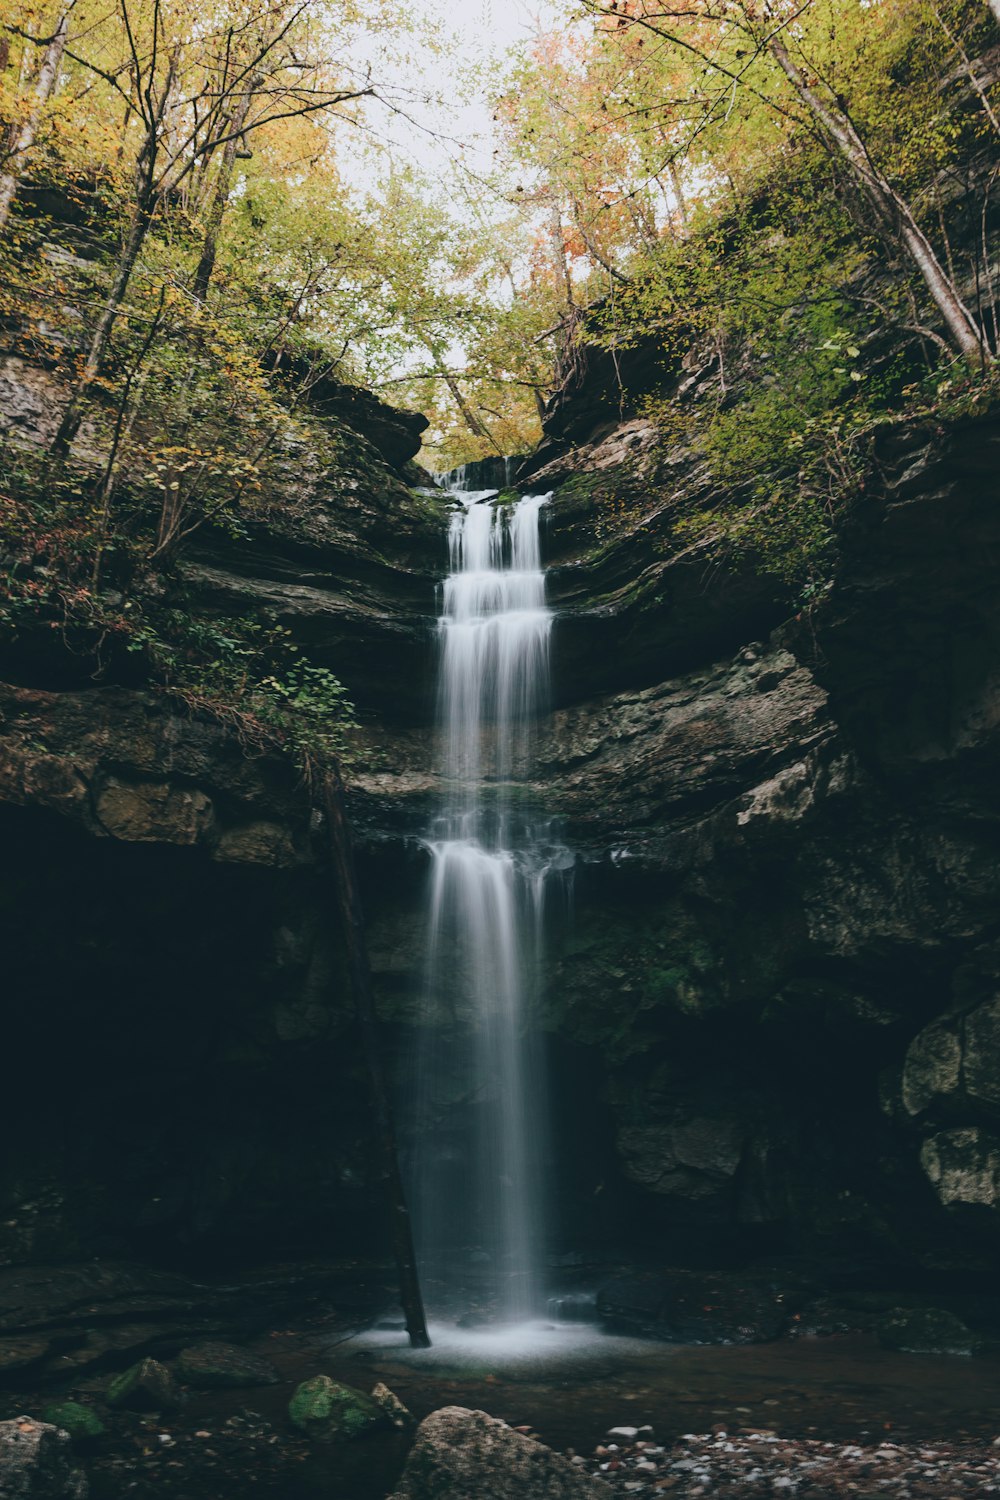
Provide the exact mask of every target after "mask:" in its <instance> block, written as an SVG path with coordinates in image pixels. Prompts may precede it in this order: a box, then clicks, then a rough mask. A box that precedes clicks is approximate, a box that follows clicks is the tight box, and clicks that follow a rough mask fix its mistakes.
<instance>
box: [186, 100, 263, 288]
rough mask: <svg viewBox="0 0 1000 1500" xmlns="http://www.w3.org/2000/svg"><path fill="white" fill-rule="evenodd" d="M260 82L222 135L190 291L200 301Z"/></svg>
mask: <svg viewBox="0 0 1000 1500" xmlns="http://www.w3.org/2000/svg"><path fill="white" fill-rule="evenodd" d="M259 85H260V80H259V79H254V80H253V82H252V83H251V84H250V87H249V88H248V89H247V91H246V93H245V94H244V95H243V96H242V98H240V99H239V101H238V102H237V105H236V108H235V110H234V111H233V114H232V117H231V119H230V120H229V122H228V125H227V126H226V128H225V129H224V130H223V134H224V135H226V134H228V135H229V137H230V139H229V140H228V141H227V142H226V144H225V146H224V147H223V148H222V162H221V163H220V166H219V175H218V178H217V179H216V184H215V192H214V193H213V194H212V202H211V204H210V206H209V210H208V222H207V224H206V226H205V242H204V244H203V246H202V251H201V259H200V260H199V262H198V269H197V270H196V271H195V273H194V281H193V282H192V284H191V291H192V293H193V295H194V296H195V297H197V299H198V301H199V302H204V300H205V298H206V296H207V295H208V283H209V282H210V281H211V279H212V272H213V271H214V270H215V256H216V248H217V244H218V238H219V230H220V229H221V228H222V219H223V216H224V214H225V212H226V204H227V203H228V202H229V191H230V188H231V187H232V183H233V163H234V162H235V160H236V148H237V147H238V146H239V143H240V135H239V132H240V131H241V130H242V129H243V127H244V125H245V124H246V122H247V115H248V114H249V112H250V101H251V99H252V98H253V91H254V88H255V87H259Z"/></svg>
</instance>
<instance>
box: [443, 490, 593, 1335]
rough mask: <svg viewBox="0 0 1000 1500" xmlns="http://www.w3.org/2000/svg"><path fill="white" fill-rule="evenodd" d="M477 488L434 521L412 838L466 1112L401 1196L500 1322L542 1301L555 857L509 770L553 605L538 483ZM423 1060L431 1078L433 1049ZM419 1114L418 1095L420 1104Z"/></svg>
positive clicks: (540, 694) (561, 857)
mask: <svg viewBox="0 0 1000 1500" xmlns="http://www.w3.org/2000/svg"><path fill="white" fill-rule="evenodd" d="M493 494H494V492H486V493H482V492H480V493H470V494H464V495H462V494H458V495H457V496H456V499H457V500H458V501H459V502H460V504H459V506H458V507H457V508H456V511H455V514H454V516H453V517H452V521H451V527H450V531H449V539H448V540H449V554H450V564H451V571H450V573H449V576H448V578H447V579H446V581H445V584H444V590H443V609H442V614H441V618H440V621H439V630H440V646H441V688H440V717H441V732H442V741H443V749H442V753H443V761H444V767H443V769H444V772H445V781H446V787H447V791H446V794H445V797H444V799H443V805H442V807H441V810H440V813H439V815H438V816H437V818H436V819H435V821H434V823H433V826H432V828H431V830H430V835H429V838H428V840H427V843H428V847H429V850H430V853H431V859H432V871H431V895H430V923H429V926H430V940H429V952H428V964H427V1004H428V1009H429V1011H430V1012H432V1013H433V1014H434V1015H436V1017H437V1021H438V1026H437V1028H435V1026H434V1025H433V1024H432V1025H429V1026H428V1028H427V1032H426V1034H427V1036H428V1038H429V1046H433V1040H432V1039H433V1037H434V1036H435V1034H436V1033H437V1032H439V1031H440V1022H441V1015H442V1009H445V1010H448V1009H450V1011H451V1013H452V1014H453V1015H454V1016H455V1019H456V1020H457V1021H458V1026H457V1028H456V1034H457V1036H458V1037H459V1038H461V1037H462V1036H465V1037H470V1038H471V1041H470V1044H469V1046H468V1048H465V1049H463V1048H462V1047H461V1044H459V1053H460V1054H461V1055H459V1056H457V1057H456V1056H455V1054H454V1050H453V1052H452V1055H451V1057H450V1070H451V1072H450V1076H451V1077H459V1078H461V1079H462V1080H463V1081H464V1100H465V1102H466V1103H468V1104H469V1105H470V1110H469V1112H470V1113H471V1115H472V1117H473V1118H474V1121H475V1123H474V1126H473V1132H472V1139H470V1138H469V1136H468V1130H467V1128H466V1131H465V1135H464V1138H462V1139H454V1140H453V1141H452V1144H451V1147H450V1149H449V1148H441V1147H440V1146H439V1147H433V1146H430V1145H428V1146H427V1147H426V1148H425V1149H424V1150H422V1151H421V1152H420V1153H419V1157H420V1160H419V1170H418V1172H417V1174H416V1175H417V1181H416V1185H415V1186H416V1191H415V1202H414V1209H415V1218H416V1224H417V1238H418V1247H419V1250H420V1253H421V1259H422V1260H423V1262H424V1264H425V1265H429V1266H432V1267H440V1266H442V1265H447V1264H448V1263H449V1261H453V1259H454V1256H455V1254H456V1253H461V1254H464V1255H466V1256H467V1257H468V1258H469V1259H470V1260H471V1261H472V1262H473V1263H474V1264H475V1266H476V1268H477V1270H478V1271H479V1272H480V1273H481V1275H482V1278H483V1280H484V1281H485V1282H486V1283H487V1284H488V1286H489V1290H490V1293H491V1300H492V1301H493V1302H494V1304H495V1306H496V1308H497V1312H498V1314H499V1316H500V1318H501V1320H502V1321H508V1322H510V1321H516V1320H520V1319H524V1318H528V1317H530V1316H531V1315H533V1314H534V1313H537V1312H538V1311H540V1310H541V1308H542V1307H543V1306H544V1292H543V1288H542V1286H541V1277H540V1265H541V1256H542V1249H543V1242H544V1233H545V1222H544V1221H545V1214H544V1201H545V1193H544V1161H545V1155H546V1149H547V1129H546V1122H545V1113H546V1111H545V1090H544V1076H543V1069H542V1067H541V1059H540V1057H539V1041H538V1036H537V1031H535V1030H534V1029H533V1027H532V1024H531V1017H530V1015H529V1009H530V1000H531V996H532V992H533V985H534V979H535V974H536V970H537V966H538V958H539V944H540V941H541V925H542V917H543V911H544V903H545V888H546V877H547V875H548V874H549V873H550V872H551V871H552V870H553V869H556V868H559V867H564V866H565V865H566V863H567V858H566V856H565V851H563V850H560V849H559V848H558V846H554V845H552V844H551V842H550V841H549V829H548V826H547V825H546V824H545V823H544V822H541V821H539V820H534V819H532V818H531V817H530V816H526V815H525V814H524V813H523V812H522V811H520V810H519V799H518V796H517V780H516V779H517V777H518V775H519V774H521V775H523V774H524V772H525V771H526V769H527V766H528V763H529V757H530V750H531V740H532V730H533V725H534V722H535V720H536V717H537V714H538V711H539V708H540V707H541V706H542V704H543V703H544V700H545V698H546V696H547V690H548V659H549V636H550V632H551V627H552V614H551V611H550V610H549V609H548V607H547V606H546V603H545V575H544V573H543V571H542V567H541V560H540V547H539V516H540V512H541V509H542V506H543V505H544V504H545V501H546V499H547V498H548V497H547V496H526V497H525V498H524V499H522V500H520V501H519V502H518V503H517V504H516V505H514V506H501V505H491V504H489V503H488V499H489V498H490V497H491V496H492V495H493ZM443 997H447V999H446V1000H445V999H444V998H443ZM428 1019H429V1020H430V1019H431V1017H428ZM424 1072H425V1074H431V1075H435V1076H436V1077H438V1078H440V1075H441V1059H440V1055H438V1057H437V1058H436V1060H435V1061H434V1062H432V1063H429V1062H428V1060H427V1059H425V1068H424ZM438 1112H439V1113H440V1108H439V1110H438ZM433 1113H434V1106H428V1104H427V1100H426V1098H425V1101H424V1114H425V1117H426V1116H427V1115H429V1114H433ZM463 1119H465V1120H466V1121H467V1119H468V1115H465V1116H463Z"/></svg>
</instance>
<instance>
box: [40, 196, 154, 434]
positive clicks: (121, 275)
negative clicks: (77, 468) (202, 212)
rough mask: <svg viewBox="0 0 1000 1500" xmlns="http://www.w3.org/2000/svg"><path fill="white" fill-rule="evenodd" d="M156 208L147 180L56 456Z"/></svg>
mask: <svg viewBox="0 0 1000 1500" xmlns="http://www.w3.org/2000/svg"><path fill="white" fill-rule="evenodd" d="M155 207H156V194H155V192H154V190H153V187H152V185H151V184H150V183H147V184H146V186H145V187H144V188H143V189H142V190H141V191H140V195H139V199H138V201H137V203H136V206H135V210H134V212H133V214H132V222H131V224H130V226H129V232H128V238H127V239H126V241H125V246H124V248H123V250H122V253H121V258H120V260H119V262H118V270H117V272H116V273H115V279H114V283H113V284H112V287H111V291H110V292H109V293H108V297H107V301H106V302H105V304H104V308H103V310H102V312H101V316H100V318H99V319H98V323H97V327H96V328H95V329H94V335H93V338H92V339H91V341H90V347H89V348H88V350H87V359H86V362H85V364H84V367H83V370H82V372H81V374H80V378H79V380H78V381H77V383H76V388H75V389H74V391H73V394H72V396H70V399H69V405H68V406H67V407H66V410H65V411H64V413H63V418H62V421H61V422H60V423H59V430H58V432H57V433H56V435H55V437H54V438H53V439H52V447H51V449H50V452H51V453H52V454H53V455H54V456H55V457H56V458H62V457H64V456H65V455H66V454H67V453H68V452H69V449H70V444H71V443H72V441H73V439H74V438H75V437H76V434H77V431H78V430H79V427H80V420H81V416H82V406H83V403H84V401H85V400H86V396H87V392H88V390H89V389H90V387H91V386H92V385H93V383H94V380H95V379H96V377H97V375H98V374H99V372H100V368H101V362H102V360H103V359H104V353H105V350H106V349H107V347H108V340H109V338H110V337H111V330H112V328H113V327H114V325H115V319H116V318H117V317H118V313H119V311H120V310H121V305H122V302H123V300H124V297H125V293H126V291H127V290H128V284H129V281H130V280H131V277H132V272H133V271H134V270H135V263H136V261H137V260H138V259H139V252H140V250H141V249H142V246H143V243H144V241H145V239H146V235H147V234H148V233H149V226H150V224H152V222H153V211H154V209H155Z"/></svg>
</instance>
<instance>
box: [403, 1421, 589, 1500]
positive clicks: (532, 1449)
mask: <svg viewBox="0 0 1000 1500" xmlns="http://www.w3.org/2000/svg"><path fill="white" fill-rule="evenodd" d="M609 1493H610V1492H609V1491H608V1489H607V1487H606V1486H605V1485H604V1483H603V1482H602V1481H600V1480H596V1479H592V1478H590V1477H589V1476H588V1475H585V1474H581V1473H580V1471H579V1469H578V1468H574V1466H573V1465H572V1464H571V1463H570V1462H569V1460H568V1459H565V1458H563V1457H562V1455H561V1454H559V1453H554V1452H553V1451H552V1449H551V1448H546V1447H545V1446H544V1444H542V1443H538V1442H536V1441H535V1440H534V1438H529V1437H525V1436H524V1435H523V1434H522V1433H520V1432H515V1431H514V1430H513V1428H511V1427H508V1426H507V1424H506V1422H500V1421H498V1420H497V1418H496V1417H490V1416H488V1415H487V1414H486V1412H484V1411H468V1410H466V1408H465V1407H462V1406H445V1407H442V1409H441V1410H440V1411H435V1412H432V1413H431V1415H430V1416H429V1417H427V1418H425V1420H424V1421H423V1422H421V1424H420V1426H419V1428H418V1429H417V1439H416V1442H415V1443H414V1445H413V1449H412V1451H411V1453H410V1456H409V1458H408V1459H407V1462H406V1468H405V1469H404V1470H403V1478H402V1481H401V1483H400V1486H399V1488H398V1489H397V1490H396V1492H395V1493H394V1494H393V1495H392V1496H391V1497H390V1500H483V1497H484V1496H489V1500H603V1497H605V1496H607V1495H608V1494H609Z"/></svg>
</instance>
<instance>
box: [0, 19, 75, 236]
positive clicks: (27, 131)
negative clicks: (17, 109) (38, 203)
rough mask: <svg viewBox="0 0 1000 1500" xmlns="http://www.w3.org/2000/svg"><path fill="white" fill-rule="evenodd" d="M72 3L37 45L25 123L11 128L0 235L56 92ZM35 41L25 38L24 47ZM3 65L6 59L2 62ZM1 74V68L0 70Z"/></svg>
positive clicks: (1, 180) (1, 176)
mask: <svg viewBox="0 0 1000 1500" xmlns="http://www.w3.org/2000/svg"><path fill="white" fill-rule="evenodd" d="M74 3H75V0H69V3H68V4H65V5H64V6H63V8H62V9H61V10H60V12H59V16H58V19H57V21H56V26H55V30H54V31H53V32H52V35H51V36H50V37H49V38H48V40H47V41H46V42H44V43H39V44H36V45H42V46H44V51H43V53H42V60H41V65H40V67H39V69H38V77H37V78H36V80H35V86H34V89H33V91H32V95H31V98H30V100H29V101H28V103H27V108H26V112H25V115H24V119H23V120H22V122H21V125H20V127H18V126H17V125H14V126H12V128H11V144H10V148H9V150H8V152H7V155H6V160H5V162H4V168H3V171H2V172H0V233H2V232H3V230H4V229H5V228H6V225H7V220H8V218H9V217H10V210H11V205H12V203H13V202H14V195H15V193H16V192H17V185H18V181H19V179H20V176H21V174H22V172H23V170H24V165H25V162H26V159H27V157H28V153H29V152H30V150H31V148H32V146H33V145H34V143H35V136H36V134H37V133H38V126H39V122H40V120H41V118H42V114H43V112H44V110H45V106H46V105H47V104H48V102H49V99H50V98H51V97H52V93H53V91H54V89H55V86H56V83H57V81H58V77H59V66H60V64H61V62H62V59H63V53H64V52H65V50H66V42H67V40H68V38H69V18H70V13H71V12H72V9H73V5H74ZM29 41H31V42H33V41H34V38H30V37H28V36H27V35H25V43H26V45H27V43H28V42H29ZM4 61H5V62H6V59H5V60H4ZM0 71H2V68H0Z"/></svg>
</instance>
